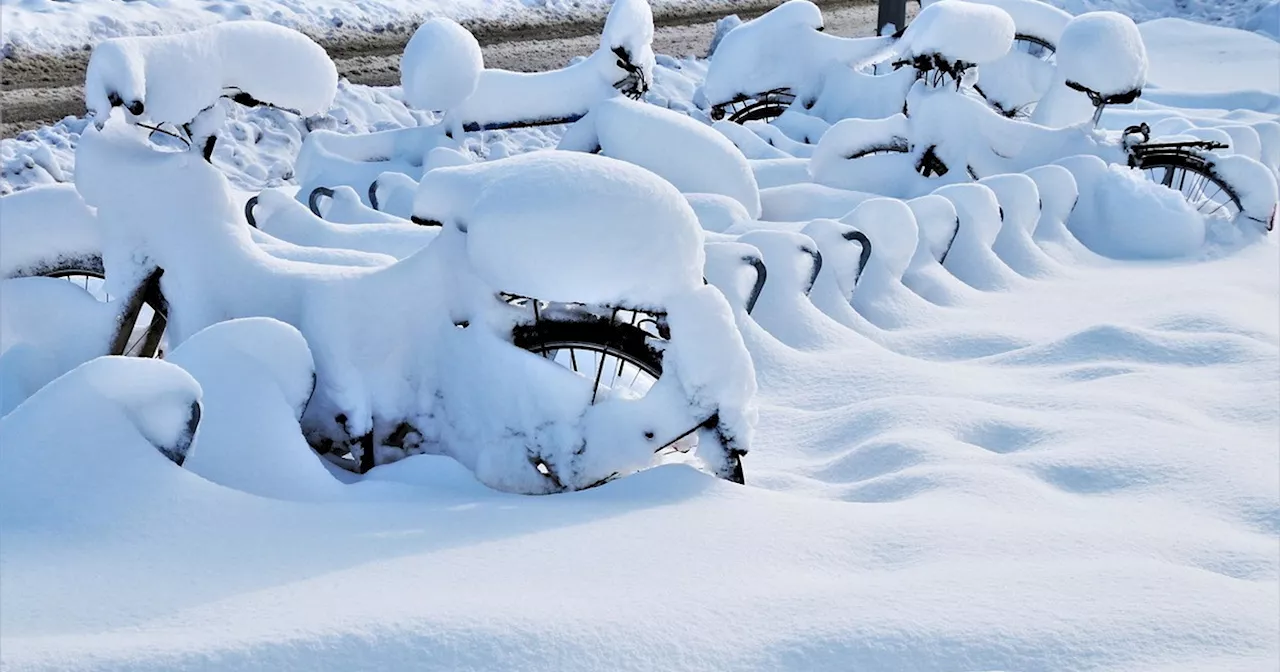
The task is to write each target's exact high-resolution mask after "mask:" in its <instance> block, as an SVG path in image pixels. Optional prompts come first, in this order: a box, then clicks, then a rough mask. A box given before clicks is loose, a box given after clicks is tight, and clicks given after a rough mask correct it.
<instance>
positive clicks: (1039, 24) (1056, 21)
mask: <svg viewBox="0 0 1280 672" xmlns="http://www.w3.org/2000/svg"><path fill="white" fill-rule="evenodd" d="M944 1H945V0H923V2H922V3H921V5H922V6H923V7H928V6H930V5H935V4H937V3H939V2H944ZM961 1H962V2H972V3H976V4H981V5H991V6H993V7H999V8H1000V9H1003V10H1004V11H1005V12H1007V13H1008V14H1009V17H1010V18H1012V19H1013V24H1014V26H1015V28H1016V29H1017V34H1018V35H1019V36H1027V37H1035V38H1038V39H1041V40H1044V41H1045V42H1048V43H1049V44H1050V45H1057V44H1058V40H1059V39H1060V38H1061V37H1062V29H1063V28H1065V27H1066V25H1067V23H1068V22H1069V21H1071V14H1068V13H1067V12H1064V11H1062V10H1061V9H1058V8H1057V7H1054V6H1053V5H1050V4H1048V3H1045V2H1042V1H1041V0H961Z"/></svg>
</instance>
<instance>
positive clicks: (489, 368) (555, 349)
mask: <svg viewBox="0 0 1280 672" xmlns="http://www.w3.org/2000/svg"><path fill="white" fill-rule="evenodd" d="M141 65H142V66H143V67H144V68H145V66H146V62H145V61H144V62H143V63H142V64H141ZM117 79H118V78H117ZM153 81H155V80H153ZM245 90H246V91H253V94H252V95H254V96H255V100H263V101H271V102H272V104H275V101H277V100H280V99H282V98H284V99H287V98H288V97H289V96H288V95H282V93H284V94H287V93H288V89H285V90H284V91H283V92H282V91H280V90H275V89H274V88H273V86H272V83H271V82H265V83H260V84H259V85H257V86H251V87H246V89H245ZM165 93H167V92H165V91H164V90H163V89H161V88H159V87H153V88H150V89H149V90H148V91H147V95H146V96H145V101H144V98H143V97H142V96H138V97H136V98H135V100H137V101H140V102H141V104H140V105H131V104H130V103H129V102H125V101H128V100H129V98H130V96H120V95H116V96H111V97H110V99H108V100H106V103H107V107H106V108H105V114H101V116H100V117H99V118H98V122H99V123H98V124H97V125H98V126H99V127H101V128H100V130H99V129H89V130H88V131H87V132H86V133H85V134H84V135H83V136H82V138H81V143H80V145H79V148H78V150H77V175H76V188H77V191H78V192H79V193H80V195H82V196H83V197H84V202H85V203H86V204H88V206H89V207H92V208H95V209H96V215H95V216H96V225H97V227H98V228H97V235H98V236H99V239H98V240H96V241H94V243H93V244H92V245H89V246H88V248H89V249H90V252H92V249H95V246H96V249H98V250H100V253H99V255H98V256H96V257H95V256H94V255H93V254H90V255H89V258H90V259H96V262H91V263H88V264H86V263H83V262H82V261H81V260H79V259H78V258H77V257H75V256H74V255H67V254H63V253H62V252H63V250H58V249H56V248H57V246H56V245H54V246H53V248H52V249H49V250H47V251H48V252H49V256H48V258H46V259H43V260H28V262H30V263H28V264H27V268H28V269H38V271H39V273H40V274H44V275H53V276H57V275H60V274H62V275H65V274H66V273H67V272H70V271H76V270H79V271H88V272H90V273H89V274H92V275H95V276H99V277H101V276H105V277H101V280H100V282H101V288H100V289H101V293H102V294H104V297H103V298H107V299H108V301H107V304H108V305H109V306H112V307H113V308H115V313H116V317H115V319H116V321H117V323H118V324H117V328H116V330H115V337H114V339H113V341H114V342H113V344H112V345H111V346H110V351H112V352H120V351H122V350H127V349H128V348H129V347H132V345H133V344H134V341H135V340H136V341H137V342H138V343H139V344H140V345H139V348H138V350H137V354H147V355H150V354H156V353H158V352H160V351H162V350H163V348H164V347H165V344H168V345H173V346H176V345H177V344H179V343H181V342H182V341H183V340H184V339H185V338H187V337H189V336H190V335H192V334H194V333H196V332H197V331H199V330H200V329H202V328H204V327H205V326H208V325H210V324H213V323H216V322H220V321H224V320H227V319H233V318H235V317H251V316H266V317H273V318H276V319H279V320H281V321H284V322H287V323H290V324H293V325H294V326H296V327H297V328H298V329H299V330H300V331H302V332H303V334H304V335H305V336H306V337H307V339H308V343H309V344H310V346H311V348H312V351H313V355H314V356H315V359H316V362H317V367H316V372H317V380H316V388H315V392H314V394H313V397H312V399H311V401H310V402H309V404H308V405H307V412H306V415H305V416H304V418H303V421H302V424H303V427H304V431H305V432H306V434H307V437H308V439H309V441H310V442H311V444H312V445H313V446H314V447H315V448H316V450H317V451H318V452H319V453H321V454H322V455H324V456H325V457H326V458H327V459H328V460H329V461H330V462H332V463H334V464H336V465H338V466H340V467H343V468H346V469H350V470H352V471H356V472H364V471H367V470H369V469H370V468H372V467H374V466H376V465H377V464H381V463H384V462H387V461H392V460H395V459H398V458H399V457H402V456H404V455H407V454H412V453H416V452H439V453H444V454H449V455H452V456H454V457H455V458H457V459H459V460H460V461H462V462H463V463H464V464H466V465H467V466H468V467H470V468H472V469H473V470H474V471H475V473H476V474H477V477H478V478H480V479H481V480H482V481H484V482H486V483H488V484H490V485H491V486H493V487H496V488H501V489H507V490H513V491H518V492H529V493H539V492H556V491H562V490H573V489H581V488H584V487H591V486H593V485H597V484H599V483H602V482H605V481H608V480H610V479H612V478H616V477H618V476H622V475H625V474H627V473H630V472H633V471H635V470H637V469H642V468H645V467H647V466H650V465H652V464H654V463H655V462H658V461H669V460H671V459H678V460H680V461H690V462H692V463H693V464H695V465H697V466H700V467H702V468H704V469H706V470H707V471H709V472H711V473H714V474H716V475H718V476H720V477H723V478H726V479H729V480H733V481H736V482H742V481H743V471H742V462H741V457H742V455H744V454H745V453H746V450H747V448H748V446H749V443H750V436H751V429H752V424H753V421H754V415H753V413H754V411H753V409H752V402H751V398H752V395H753V393H754V374H753V369H752V366H751V361H750V357H749V356H748V354H747V352H746V350H745V347H744V346H743V343H742V340H741V336H740V335H739V333H738V331H737V328H736V325H735V322H734V313H733V309H732V308H731V307H730V305H729V303H728V302H727V301H726V300H725V297H724V295H722V294H721V293H720V292H719V290H717V289H716V288H715V287H712V286H708V285H706V284H705V282H704V280H703V278H702V273H701V271H702V268H703V255H704V254H705V252H704V247H703V244H702V231H701V228H700V227H699V226H698V222H697V218H696V216H695V215H694V213H693V211H692V209H691V208H690V206H689V204H688V203H687V202H686V201H685V199H684V197H683V196H682V195H680V194H679V192H678V191H676V190H675V188H674V187H672V186H671V185H670V184H667V183H666V182H664V181H662V180H661V179H660V178H657V177H656V176H655V175H653V174H652V173H649V172H647V171H645V170H643V169H641V168H638V167H636V166H633V165H630V164H627V163H624V162H621V161H617V160H614V159H608V158H606V157H602V156H595V155H591V154H587V153H576V152H558V151H548V152H538V153H534V154H527V155H521V156H518V157H513V158H510V159H502V160H496V161H490V162H484V163H480V164H475V165H470V166H457V167H453V168H441V169H438V170H435V171H432V172H431V174H430V175H428V176H427V177H426V178H425V179H423V180H422V184H421V186H420V198H419V199H418V203H416V204H415V215H418V216H420V218H421V219H427V220H430V221H431V222H432V223H433V224H434V225H435V226H434V228H435V229H436V233H435V235H434V237H433V239H432V240H430V241H429V244H427V245H425V246H424V247H423V248H422V249H420V250H418V251H417V252H414V253H412V254H410V255H408V256H407V257H406V258H404V259H402V260H400V261H396V260H395V259H394V258H388V257H386V256H385V255H382V257H381V258H380V259H372V258H368V256H366V257H362V256H360V254H362V253H348V252H349V251H341V250H332V249H324V248H310V247H307V246H296V245H295V246H292V247H281V246H280V243H281V241H273V240H270V239H264V238H262V237H261V235H260V232H257V231H255V230H254V229H252V228H251V227H247V226H245V225H244V223H243V221H242V219H241V214H240V208H239V207H236V206H235V205H234V204H232V202H231V199H232V198H233V197H232V195H231V194H232V192H231V190H230V189H229V186H228V184H227V183H226V178H225V177H224V176H223V175H222V174H221V173H220V172H219V171H218V170H217V169H216V168H215V167H214V166H212V165H211V164H210V162H209V161H208V154H209V153H208V152H207V151H204V149H205V143H200V142H193V143H190V146H189V147H176V146H169V147H161V146H157V145H156V144H155V143H152V142H149V141H148V140H147V138H148V136H154V135H155V130H154V128H155V126H156V125H155V124H151V123H147V121H148V120H146V119H142V118H141V115H139V114H136V113H138V112H141V113H142V114H144V115H145V114H147V113H148V112H149V111H151V110H155V109H156V108H157V107H161V109H163V106H157V105H155V104H154V103H155V99H157V98H159V99H161V100H162V101H163V100H164V95H165ZM204 93H205V96H206V100H205V102H206V104H205V105H202V106H191V105H188V106H187V107H186V109H185V111H187V112H190V111H191V110H195V112H194V114H195V115H197V116H198V115H199V114H201V113H202V112H203V111H206V110H208V109H209V108H210V107H211V106H209V105H208V104H207V101H208V100H209V99H216V98H217V96H218V91H217V90H214V89H211V90H210V91H206V92H204ZM104 98H105V97H104ZM116 99H118V100H119V101H122V102H121V103H120V104H116ZM122 108H123V109H122ZM131 108H132V109H131ZM164 116H168V117H173V116H176V115H174V114H166V115H164ZM119 117H124V119H123V120H117V121H108V119H111V118H119ZM129 121H131V122H135V123H122V122H129ZM137 122H141V123H137ZM198 134H199V131H198V130H195V129H193V131H192V137H193V138H194V137H198ZM209 137H213V134H209ZM529 185H534V186H535V187H536V188H535V189H533V190H532V191H531V190H530V188H529ZM557 189H558V190H559V191H560V192H563V193H559V194H558V195H557V194H551V193H550V192H551V191H555V190H557ZM522 192H523V193H524V194H525V196H524V198H521V197H520V196H519V195H520V194H521V193H522ZM618 212H623V213H626V216H625V217H618V216H617V213H618ZM175 222H177V223H180V224H177V225H175V224H174V223H175ZM414 228H419V229H420V228H422V227H414ZM273 245H274V246H276V247H275V248H272V246H273ZM365 262H370V263H365ZM68 263H74V264H75V265H77V268H70V267H68V266H67V264H68ZM80 266H84V267H85V268H79V267H80ZM88 266H92V268H88ZM107 292H109V293H110V295H105V293H107ZM144 305H148V306H150V307H151V308H152V314H153V315H154V317H151V316H147V315H144V311H143V310H142V306H144ZM122 343H123V344H124V345H123V346H122V345H121V344H122Z"/></svg>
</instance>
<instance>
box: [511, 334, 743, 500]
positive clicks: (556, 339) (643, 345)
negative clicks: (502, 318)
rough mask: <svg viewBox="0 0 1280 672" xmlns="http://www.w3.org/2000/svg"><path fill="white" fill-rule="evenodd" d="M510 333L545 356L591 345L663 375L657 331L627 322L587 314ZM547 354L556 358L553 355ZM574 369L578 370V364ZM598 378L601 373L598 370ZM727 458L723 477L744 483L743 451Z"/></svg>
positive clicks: (711, 424)
mask: <svg viewBox="0 0 1280 672" xmlns="http://www.w3.org/2000/svg"><path fill="white" fill-rule="evenodd" d="M511 336H512V343H513V344H514V345H515V346H516V347H518V348H521V349H523V350H527V351H529V352H531V353H533V354H536V355H541V356H543V357H547V356H548V353H550V352H553V351H563V350H570V349H572V348H582V349H592V350H595V351H597V352H601V353H606V354H608V355H610V356H613V357H615V358H617V359H618V360H620V361H623V362H625V363H626V364H629V365H631V366H634V367H635V368H636V369H639V370H640V371H643V372H645V373H647V374H648V375H649V376H652V378H653V381H654V382H656V381H657V379H659V378H661V377H662V370H663V368H662V353H661V351H660V350H658V349H657V348H655V347H653V346H652V345H650V339H653V338H654V335H653V334H651V333H649V332H647V331H645V330H644V329H641V328H640V327H638V326H635V325H632V324H628V323H626V322H619V321H616V320H612V319H608V318H603V317H599V316H595V315H588V314H583V315H580V316H573V317H570V318H562V317H553V318H542V319H539V320H537V321H535V322H533V323H531V324H523V325H518V326H516V327H515V328H514V329H513V330H512V334H511ZM548 358H549V359H554V357H548ZM604 361H605V360H604V359H603V358H602V359H601V360H600V362H601V365H602V367H603V362H604ZM561 363H563V362H561ZM574 370H575V371H576V364H575V366H574ZM598 380H599V374H597V381H598ZM597 384H598V383H597ZM593 396H594V392H593ZM718 423H719V419H718V417H716V416H713V417H712V418H709V419H708V420H707V421H705V422H703V423H702V424H701V425H699V426H697V427H694V428H692V429H690V430H689V432H687V433H686V434H685V435H683V436H681V437H679V439H676V441H678V440H680V439H683V438H684V437H686V436H690V435H692V434H694V432H696V431H697V430H698V429H703V428H705V429H716V428H717V427H718ZM648 438H653V437H651V436H650V437H648ZM671 443H675V441H672V442H671ZM664 447H665V446H664ZM726 459H727V461H728V470H727V473H723V474H719V475H720V477H721V478H724V479H726V480H729V481H732V482H735V483H743V482H744V476H743V469H742V460H741V455H740V454H738V453H735V452H730V454H728V455H727V456H726ZM597 485H598V484H597ZM588 487H590V486H588Z"/></svg>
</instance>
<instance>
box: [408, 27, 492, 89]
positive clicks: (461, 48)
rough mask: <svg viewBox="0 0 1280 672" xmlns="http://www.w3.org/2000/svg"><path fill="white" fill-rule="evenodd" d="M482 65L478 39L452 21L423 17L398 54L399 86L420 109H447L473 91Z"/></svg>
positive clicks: (482, 59) (482, 57)
mask: <svg viewBox="0 0 1280 672" xmlns="http://www.w3.org/2000/svg"><path fill="white" fill-rule="evenodd" d="M483 69H484V55H483V54H481V53H480V43H479V42H477V41H476V38H475V36H474V35H472V34H471V31H469V30H467V29H466V28H463V27H462V26H461V25H459V24H458V22H456V21H452V20H449V19H444V18H433V19H428V20H427V21H424V22H423V23H422V25H420V26H418V29H417V30H415V31H414V32H413V37H410V38H409V43H408V44H406V45H405V47H404V54H403V55H402V56H401V57H400V88H401V89H403V90H404V97H405V100H406V101H408V102H409V104H411V105H413V106H414V107H416V108H418V109H422V110H435V111H439V110H447V109H449V108H451V107H453V106H455V105H458V104H459V103H461V102H462V101H464V100H466V99H467V96H470V95H471V94H472V93H475V90H476V84H477V82H478V81H479V79H480V71H481V70H483Z"/></svg>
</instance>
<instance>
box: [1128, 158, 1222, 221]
mask: <svg viewBox="0 0 1280 672" xmlns="http://www.w3.org/2000/svg"><path fill="white" fill-rule="evenodd" d="M1133 164H1134V167H1135V168H1137V169H1139V170H1141V171H1142V172H1143V174H1144V175H1145V176H1146V177H1147V178H1148V179H1150V180H1152V181H1153V182H1156V183H1159V184H1162V185H1164V186H1166V187H1168V188H1170V189H1173V190H1175V191H1177V192H1179V193H1180V194H1182V197H1183V199H1185V200H1186V201H1187V202H1188V203H1189V204H1190V205H1191V206H1192V207H1194V208H1195V209H1196V211H1197V212H1199V213H1200V214H1202V215H1204V216H1206V217H1209V216H1213V215H1216V214H1218V213H1220V212H1222V213H1225V214H1226V215H1227V217H1229V218H1231V219H1235V218H1236V217H1238V216H1239V215H1240V213H1242V212H1244V205H1243V203H1242V202H1241V200H1240V195H1239V192H1238V191H1237V190H1236V189H1235V188H1234V187H1232V186H1231V183H1230V182H1229V181H1227V180H1226V179H1225V178H1223V177H1222V176H1221V175H1219V174H1218V173H1217V171H1215V170H1214V168H1213V159H1212V157H1209V156H1205V155H1204V154H1201V153H1199V152H1193V151H1186V150H1178V149H1169V150H1163V149H1162V150H1157V151H1152V152H1138V153H1136V154H1135V156H1134V162H1133Z"/></svg>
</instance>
